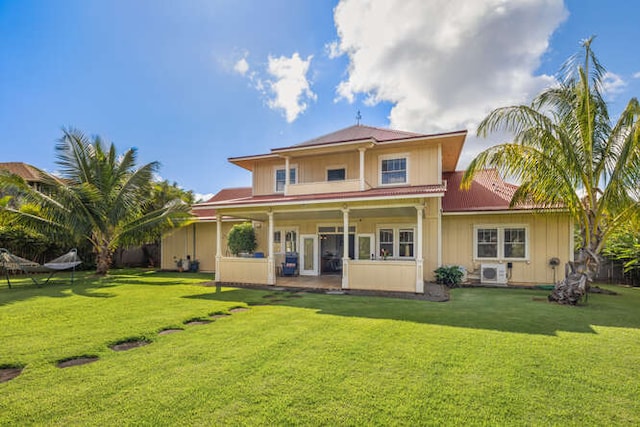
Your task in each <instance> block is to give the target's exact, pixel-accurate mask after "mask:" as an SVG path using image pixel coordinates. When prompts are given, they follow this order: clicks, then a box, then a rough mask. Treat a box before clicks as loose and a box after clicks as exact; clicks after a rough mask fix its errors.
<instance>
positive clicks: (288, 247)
mask: <svg viewBox="0 0 640 427" xmlns="http://www.w3.org/2000/svg"><path fill="white" fill-rule="evenodd" d="M273 252H274V253H285V252H298V231H297V230H295V229H284V228H283V229H279V230H275V231H274V232H273Z"/></svg>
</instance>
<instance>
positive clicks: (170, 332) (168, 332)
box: [158, 328, 184, 335]
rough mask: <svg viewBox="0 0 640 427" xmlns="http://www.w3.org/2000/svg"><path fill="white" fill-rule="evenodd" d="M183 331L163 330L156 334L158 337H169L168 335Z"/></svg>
mask: <svg viewBox="0 0 640 427" xmlns="http://www.w3.org/2000/svg"><path fill="white" fill-rule="evenodd" d="M183 330H184V329H173V328H172V329H163V330H161V331H160V332H158V335H169V334H175V333H176V332H182V331H183Z"/></svg>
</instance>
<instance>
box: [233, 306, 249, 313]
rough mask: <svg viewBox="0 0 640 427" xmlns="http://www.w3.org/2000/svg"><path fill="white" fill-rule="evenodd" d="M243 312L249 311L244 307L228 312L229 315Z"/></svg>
mask: <svg viewBox="0 0 640 427" xmlns="http://www.w3.org/2000/svg"><path fill="white" fill-rule="evenodd" d="M243 311H249V309H248V308H244V307H237V308H232V309H231V310H229V313H242V312H243Z"/></svg>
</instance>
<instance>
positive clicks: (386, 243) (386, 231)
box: [379, 228, 393, 258]
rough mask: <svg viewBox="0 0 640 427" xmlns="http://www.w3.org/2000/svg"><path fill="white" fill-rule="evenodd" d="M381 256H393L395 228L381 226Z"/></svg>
mask: <svg viewBox="0 0 640 427" xmlns="http://www.w3.org/2000/svg"><path fill="white" fill-rule="evenodd" d="M379 235H380V256H381V257H382V258H386V257H387V256H390V257H392V256H393V229H391V228H381V229H380V232H379Z"/></svg>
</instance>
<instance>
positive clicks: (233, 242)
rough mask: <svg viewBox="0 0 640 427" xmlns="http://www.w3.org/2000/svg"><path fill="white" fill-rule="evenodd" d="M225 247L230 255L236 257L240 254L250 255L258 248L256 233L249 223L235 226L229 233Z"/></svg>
mask: <svg viewBox="0 0 640 427" xmlns="http://www.w3.org/2000/svg"><path fill="white" fill-rule="evenodd" d="M227 245H228V247H229V250H230V251H231V253H232V254H234V255H238V254H239V253H240V252H247V253H252V252H253V251H255V249H256V247H258V242H257V241H256V232H255V230H254V229H253V226H252V225H251V223H250V222H243V223H242V224H236V225H234V226H233V227H232V228H231V231H229V236H228V237H227Z"/></svg>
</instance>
